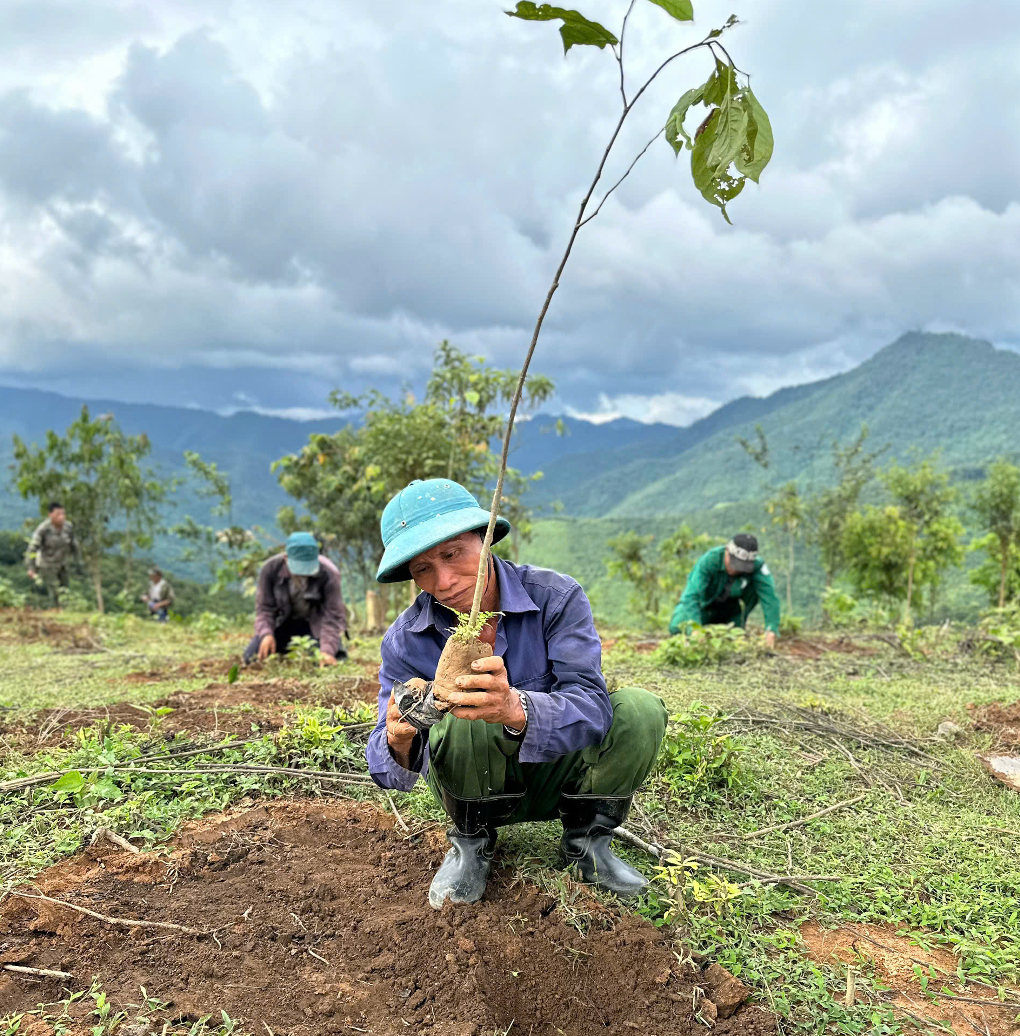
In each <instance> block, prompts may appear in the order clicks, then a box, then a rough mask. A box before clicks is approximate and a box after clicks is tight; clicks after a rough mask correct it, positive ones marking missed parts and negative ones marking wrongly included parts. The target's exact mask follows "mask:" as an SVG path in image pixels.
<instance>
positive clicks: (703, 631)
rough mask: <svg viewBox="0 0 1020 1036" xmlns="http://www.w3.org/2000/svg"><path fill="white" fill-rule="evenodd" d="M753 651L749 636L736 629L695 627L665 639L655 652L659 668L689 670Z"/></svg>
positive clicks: (732, 627) (654, 656) (654, 658)
mask: <svg viewBox="0 0 1020 1036" xmlns="http://www.w3.org/2000/svg"><path fill="white" fill-rule="evenodd" d="M749 649H750V644H749V642H748V639H747V636H746V634H745V633H744V631H743V630H742V629H739V628H737V627H735V626H692V627H691V629H690V630H688V631H687V632H686V633H679V634H677V635H676V636H675V637H670V638H669V640H664V641H663V642H662V643H661V644H660V645H659V646H658V647H657V648H656V649H655V651H654V652H653V654H652V661H653V662H654V663H656V664H657V665H662V666H672V667H680V668H688V667H691V666H699V665H712V664H714V663H718V662H722V661H724V660H725V659H727V658H731V657H732V656H734V655H738V654H744V653H746V652H747V651H748V650H749Z"/></svg>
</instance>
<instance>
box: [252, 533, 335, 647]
mask: <svg viewBox="0 0 1020 1036" xmlns="http://www.w3.org/2000/svg"><path fill="white" fill-rule="evenodd" d="M346 630H347V609H346V607H345V606H344V598H343V593H342V590H341V585H340V570H339V569H338V568H337V567H336V565H334V564H333V562H332V561H330V560H329V558H327V557H325V556H323V555H322V554H320V553H319V544H318V541H317V540H316V539H315V537H314V536H313V535H312V534H311V533H310V532H294V533H291V535H290V536H289V537H288V539H287V548H286V550H285V552H284V553H283V554H274V555H273V557H271V558H269V559H268V560H267V561H266V562H265V563H264V564H263V566H262V568H261V569H259V579H258V586H257V588H256V591H255V636H254V637H253V638H252V640H251V642H250V643H249V644H248V646H247V647H246V648H245V651H244V664H245V665H248V664H249V663H250V662H252V661H254V660H255V659H256V658H257V659H258V660H259V661H260V662H264V661H265V660H266V659H267V658H269V656H270V655H275V654H280V655H285V654H287V651H288V650H289V648H290V642H291V641H292V640H293V639H294V638H295V637H311V639H312V640H314V641H315V643H316V645H317V647H318V648H319V661H320V662H321V664H322V665H324V666H329V665H336V663H337V661H338V660H340V659H343V658H346V657H347V649H346V648H345V647H344V645H343V640H342V639H341V638H342V637H343V635H344V634H345V632H346Z"/></svg>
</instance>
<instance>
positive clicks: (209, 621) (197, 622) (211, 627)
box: [191, 612, 230, 634]
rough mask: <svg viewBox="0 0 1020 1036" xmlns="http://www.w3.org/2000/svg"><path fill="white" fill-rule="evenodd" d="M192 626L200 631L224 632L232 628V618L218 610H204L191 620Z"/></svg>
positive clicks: (207, 632) (209, 632)
mask: <svg viewBox="0 0 1020 1036" xmlns="http://www.w3.org/2000/svg"><path fill="white" fill-rule="evenodd" d="M191 626H192V628H193V629H194V630H196V631H197V632H198V633H205V634H213V633H222V632H223V631H224V630H227V629H229V628H230V619H228V618H227V617H226V616H225V615H220V614H219V613H218V612H202V614H201V615H198V616H196V617H195V618H194V619H192V620H191Z"/></svg>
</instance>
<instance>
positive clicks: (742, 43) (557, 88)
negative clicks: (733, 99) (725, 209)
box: [0, 0, 1020, 423]
mask: <svg viewBox="0 0 1020 1036" xmlns="http://www.w3.org/2000/svg"><path fill="white" fill-rule="evenodd" d="M504 6H505V5H504V4H502V3H500V2H498V0H491V2H490V0H486V2H485V3H484V4H480V3H478V2H477V0H437V2H436V3H435V4H432V5H428V6H426V5H413V4H408V3H407V2H406V0H351V2H349V3H345V4H342V5H335V4H328V3H326V2H325V0H303V2H302V3H301V4H297V5H291V6H289V7H287V6H284V7H280V6H279V5H270V4H268V3H267V2H265V0H250V2H248V3H245V4H243V5H228V6H224V7H222V8H220V7H217V6H215V5H212V6H210V5H208V4H200V3H198V0H181V2H180V3H175V4H172V5H161V6H155V5H148V4H138V3H135V2H134V0H95V3H90V4H89V5H86V6H84V7H83V6H82V5H75V4H69V3H67V0H38V2H37V3H33V4H31V5H29V4H27V3H24V2H23V0H15V2H13V3H11V4H9V5H7V6H6V7H5V8H4V10H3V11H2V12H0V225H2V227H3V230H2V232H0V376H8V377H14V376H18V377H21V378H31V379H34V381H35V382H36V383H38V384H41V385H45V384H48V383H50V382H51V381H52V380H54V379H57V378H58V377H61V378H62V377H67V376H69V372H74V371H76V370H78V371H82V372H85V371H88V372H97V371H102V370H103V369H104V368H106V369H115V370H116V371H117V372H118V377H119V378H120V379H121V381H118V384H124V383H125V382H124V381H123V379H124V378H127V377H128V374H127V373H125V372H130V371H134V372H135V373H134V374H133V375H132V376H133V377H134V378H135V379H136V385H135V387H134V388H132V389H130V392H129V394H130V395H132V396H133V397H137V396H139V395H144V394H145V386H146V384H147V379H148V381H149V382H151V384H152V385H153V392H156V391H164V392H165V391H169V389H168V388H167V385H168V384H169V379H167V378H165V377H163V376H162V375H161V377H160V378H159V379H152V378H151V374H150V373H148V372H150V371H152V370H153V369H158V370H160V371H161V372H169V371H171V370H175V369H182V370H184V369H188V370H190V369H195V370H202V371H205V372H208V381H209V384H210V385H211V384H215V385H221V384H222V385H223V386H224V388H223V397H222V401H227V400H229V399H230V395H231V392H232V391H233V390H234V389H235V388H236V387H237V386H235V385H232V384H231V383H230V377H229V373H230V371H231V370H238V371H241V370H246V371H249V372H256V373H251V374H249V375H247V376H249V377H251V378H252V379H253V380H254V381H255V382H258V381H259V379H260V378H263V377H264V375H259V374H258V373H257V372H258V371H263V372H264V371H272V372H274V373H273V386H274V389H275V390H276V391H277V392H279V393H284V392H286V393H288V396H287V398H282V397H281V398H279V399H271V398H268V394H267V393H266V392H265V391H264V389H263V387H261V386H260V387H259V388H258V392H257V396H258V399H259V403H258V405H259V406H264V407H267V408H270V409H280V408H283V409H287V408H289V407H291V406H300V407H308V406H312V407H313V408H314V407H315V406H317V405H320V404H321V402H322V398H323V397H324V395H325V392H326V391H327V390H328V388H329V387H332V385H334V384H343V385H344V387H349V388H355V389H356V388H359V387H361V386H362V385H364V384H366V383H369V384H371V383H387V382H388V383H391V384H394V383H397V382H400V381H403V380H405V379H408V380H411V381H420V380H421V378H422V377H423V376H424V374H425V372H426V371H427V368H428V365H429V358H430V355H431V351H432V348H433V346H434V344H435V343H436V342H437V341H438V340H439V339H441V338H444V337H449V338H451V339H453V340H454V342H455V343H456V344H457V345H459V346H460V347H462V348H464V349H466V350H468V351H470V352H479V353H484V354H486V355H487V356H489V357H491V358H492V359H493V360H494V361H495V362H498V363H500V364H501V365H504V366H512V365H516V364H517V363H518V362H519V360H520V357H521V355H522V354H523V351H524V348H525V347H526V344H527V341H528V339H529V338H530V333H531V327H532V323H533V321H534V318H535V315H536V313H537V311H538V308H539V306H540V304H541V300H542V298H543V297H544V294H545V291H546V288H547V284H548V279H549V277H550V276H551V273H552V270H553V269H554V268H555V265H556V261H557V258H558V253H559V250H560V248H561V246H562V243H563V241H564V240H565V235H566V233H567V230H568V229H569V225H570V221H571V220H572V218H573V207H574V206H576V204H577V201H578V199H579V192H580V190H581V189H582V186H583V183H584V180H585V177H586V175H588V174H587V170H588V169H590V168H591V167H592V166H593V164H594V162H595V161H596V160H597V158H598V155H599V153H600V150H601V146H602V142H603V141H604V139H605V137H606V135H607V133H608V132H609V129H610V128H611V120H612V117H613V112H614V105H616V104H617V103H618V97H617V94H616V89H617V84H616V80H615V75H616V69H615V64H614V63H613V61H612V59H611V57H610V56H609V55H608V54H607V53H601V54H600V53H594V52H593V53H590V54H589V53H582V52H580V49H576V50H574V51H572V52H571V54H570V55H569V57H568V58H567V59H566V60H563V58H562V54H561V52H560V44H559V38H558V36H557V35H556V33H555V31H553V30H552V27H550V26H545V25H534V24H525V23H517V22H512V21H510V20H509V19H507V18H505V16H503V15H502V13H501V11H502V8H503V7H504ZM604 6H605V17H606V20H607V21H608V22H610V23H612V22H614V20H617V21H618V19H619V17H620V16H621V15H622V12H623V11H624V10H625V9H626V0H605V4H604ZM696 8H697V11H698V15H699V28H704V27H706V26H709V25H714V24H720V23H721V22H722V21H724V20H725V18H726V16H727V15H728V14H729V13H730V8H729V6H728V5H727V6H726V7H725V8H724V7H723V5H722V0H699V3H698V4H697V5H696ZM740 13H742V14H743V16H744V17H745V18H746V20H747V22H746V24H745V25H742V26H741V27H739V28H738V29H737V30H736V31H735V32H734V33H733V34H732V48H733V52H734V54H735V56H736V57H737V59H738V63H739V64H741V66H742V67H747V68H750V69H751V70H752V71H753V73H754V77H755V79H754V81H755V88H756V92H757V93H758V95H759V96H760V97H761V98H762V100H763V101H764V102H765V104H766V106H767V107H768V109H769V111H770V113H771V115H772V121H773V127H774V130H775V133H776V140H777V150H776V157H775V160H774V162H773V165H772V166H771V167H770V168H769V169H768V170H767V171H766V173H765V175H764V177H763V183H762V186H761V188H760V189H758V188H753V187H749V188H748V189H747V190H746V191H745V193H744V195H743V196H741V197H740V198H739V199H737V200H736V201H735V202H734V203H733V205H732V207H731V208H732V215H733V218H734V221H735V223H736V226H735V227H732V228H731V227H728V226H726V225H725V224H724V223H723V222H722V220H721V219H720V218H719V215H718V214H717V212H716V211H715V210H713V209H710V208H709V207H707V206H706V205H704V203H703V202H702V201H701V200H700V199H699V198H698V197H697V195H696V193H695V191H694V190H693V188H692V186H691V184H690V175H689V170H688V169H687V163H686V160H685V159H684V158H681V159H680V160H679V161H675V160H674V159H673V157H672V154H671V152H670V151H669V149H668V148H667V147H666V146H665V144H661V143H660V142H657V143H656V145H655V146H653V148H652V149H651V150H650V151H649V153H648V155H647V156H646V158H645V159H644V160H643V162H642V164H641V165H639V166H638V168H637V169H636V171H635V173H634V175H633V176H632V177H631V178H630V179H629V180H628V181H627V182H626V183H625V184H624V186H623V187H622V188H621V189H620V191H619V192H618V193H617V194H616V195H615V196H614V198H613V199H611V200H610V202H609V203H608V204H607V205H606V206H605V208H604V210H603V212H602V214H601V215H600V216H599V218H598V220H597V221H595V222H593V223H592V224H591V225H590V226H588V227H586V228H585V230H584V231H583V232H582V235H581V236H580V237H579V239H578V243H577V246H576V249H575V254H574V256H573V258H572V261H571V265H570V266H569V267H568V269H567V272H566V275H565V277H564V279H563V284H562V286H561V288H560V292H559V294H558V295H557V296H556V298H555V299H554V301H553V305H552V308H551V309H550V313H549V317H548V320H547V323H546V328H545V332H544V337H543V339H542V342H541V343H540V347H539V352H538V354H537V356H536V360H535V369H536V370H540V371H542V372H543V373H548V374H550V375H551V376H553V377H554V379H555V380H556V382H557V387H558V390H559V395H560V398H561V399H562V400H563V401H564V402H565V403H566V404H567V405H568V406H571V407H573V408H574V409H575V410H576V411H578V412H583V413H588V414H594V415H604V414H607V413H625V414H628V415H630V416H636V417H638V419H643V418H642V417H641V415H647V414H649V413H655V414H657V415H660V416H658V417H657V418H655V419H660V420H670V421H671V422H675V423H687V422H689V420H691V419H694V417H696V416H698V415H699V408H701V407H704V406H705V405H708V403H709V401H711V400H720V401H721V400H725V399H727V398H731V397H732V396H734V395H737V394H740V393H743V392H753V393H755V394H761V393H764V392H766V391H769V390H771V389H772V388H774V387H778V386H779V385H783V384H789V383H792V382H795V381H803V380H810V379H812V378H815V377H820V376H826V375H828V374H830V373H835V372H836V371H838V370H843V369H846V368H847V367H849V366H852V365H853V364H854V363H856V362H859V361H860V360H861V359H863V358H864V357H866V356H867V355H869V354H870V352H872V351H873V350H874V349H875V348H877V347H878V346H880V345H882V344H884V343H885V342H887V341H889V340H891V339H892V338H894V337H896V336H897V335H898V334H899V333H900V332H902V331H903V330H905V329H907V328H925V327H957V328H961V329H964V330H966V331H969V332H971V333H975V334H978V335H980V336H983V337H987V338H990V339H992V340H993V341H995V342H997V343H998V344H1006V345H1008V344H1010V343H1017V342H1018V341H1020V335H1018V332H1017V328H1018V327H1020V194H1018V184H1020V175H1018V174H1020V154H1018V153H1017V151H1016V144H1015V141H1016V140H1017V139H1018V136H1020V135H1018V132H1017V131H1018V130H1020V124H1018V123H1020V114H1018V110H1017V109H1016V106H1015V105H1014V106H1010V105H1002V104H998V105H997V104H990V103H989V100H988V99H989V97H1004V96H1012V95H1013V94H1015V93H1016V88H1017V86H1020V70H1018V67H1017V65H1016V62H1015V53H1016V46H1017V45H1018V41H1020V5H1016V4H1004V3H996V2H994V0H976V2H975V3H974V4H972V5H970V6H969V7H968V8H967V9H966V10H961V9H960V8H959V5H957V4H955V3H953V4H950V3H949V0H931V3H930V4H929V5H928V7H927V8H926V14H925V18H924V20H923V23H919V22H918V19H917V9H916V4H915V3H914V2H913V0H863V2H861V3H858V4H855V5H854V7H853V9H852V10H845V9H842V8H837V7H835V6H829V5H818V4H811V3H809V2H808V0H782V2H780V0H755V2H754V3H751V2H750V0H749V2H748V4H747V10H745V11H744V12H740ZM988 26H994V32H989V31H988ZM808 30H810V38H811V41H812V45H811V46H810V47H801V46H791V44H790V41H791V40H793V39H798V38H802V37H803V35H804V33H805V32H807V31H808ZM630 31H631V32H632V36H631V38H630V42H629V44H628V55H629V56H628V61H629V63H630V64H631V67H632V69H633V71H634V72H635V73H637V72H639V71H641V70H642V69H646V68H650V67H652V62H653V61H654V59H655V55H656V54H658V52H659V50H660V49H661V47H662V46H663V40H664V38H665V37H664V34H665V33H666V32H668V31H672V27H671V26H670V24H669V22H668V19H667V18H666V16H665V15H664V14H663V13H662V12H661V11H658V10H656V9H654V8H653V6H652V5H644V6H643V7H641V8H639V9H638V12H637V14H636V16H635V17H634V19H632V24H631V30H630ZM684 31H685V30H679V32H680V33H681V34H682V33H683V32H684ZM678 38H679V37H678ZM702 64H703V62H701V60H700V59H696V60H694V61H693V62H692V63H690V64H687V65H683V66H682V67H680V68H679V70H678V72H677V74H676V76H673V77H672V78H670V79H668V81H664V82H663V83H662V85H661V88H660V87H659V86H656V87H653V88H652V89H651V90H650V91H649V93H648V95H647V96H646V97H645V98H643V99H642V101H641V103H640V105H639V107H638V108H637V109H635V112H634V116H633V119H634V122H633V125H632V126H630V127H629V128H627V129H626V130H625V132H624V134H623V137H622V138H621V143H620V152H619V154H618V155H616V156H614V158H612V159H611V161H610V164H609V166H608V167H607V172H606V182H607V183H609V182H612V181H613V180H614V179H615V177H616V176H618V175H619V173H620V172H621V171H622V170H623V169H624V168H625V167H626V163H627V162H628V161H629V159H630V157H631V155H632V154H634V153H635V152H636V150H637V149H638V148H639V147H640V146H641V145H642V144H643V143H644V141H645V140H646V139H647V134H648V133H649V132H650V128H651V127H654V126H655V125H656V124H657V123H658V120H659V119H660V117H661V114H662V113H663V112H664V111H665V110H668V107H669V105H670V104H672V102H673V100H675V97H676V95H677V94H678V93H679V92H680V90H681V89H682V88H684V87H686V86H687V85H690V83H691V82H693V81H695V80H696V79H697V78H698V77H699V75H702V74H703V69H702ZM679 65H680V63H678V66H679ZM284 372H288V373H292V374H293V375H294V379H293V380H290V381H288V380H287V379H284V378H283V377H282V374H283V373H284ZM298 383H300V384H301V385H304V386H305V389H303V390H302V392H303V396H302V395H301V393H299V392H298V389H297V388H296V386H297V384H298ZM62 385H63V388H64V390H66V389H67V386H66V384H63V383H62ZM181 385H182V386H183V387H180V386H176V387H175V388H174V389H173V391H176V392H178V393H187V395H185V396H182V398H188V399H191V398H193V397H192V395H191V394H190V391H191V390H190V388H189V387H188V384H187V379H186V378H185V379H182V382H181ZM295 393H297V394H298V395H299V396H301V398H294V395H295ZM222 401H221V404H220V405H222ZM226 405H228V406H230V405H233V404H232V403H229V402H228V403H227V404H226Z"/></svg>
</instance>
